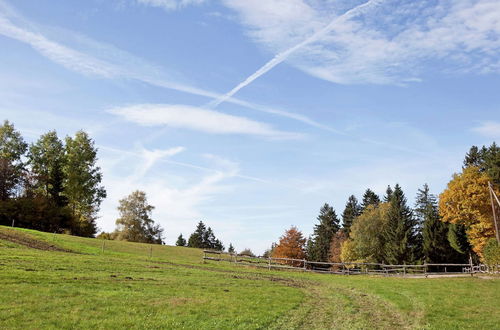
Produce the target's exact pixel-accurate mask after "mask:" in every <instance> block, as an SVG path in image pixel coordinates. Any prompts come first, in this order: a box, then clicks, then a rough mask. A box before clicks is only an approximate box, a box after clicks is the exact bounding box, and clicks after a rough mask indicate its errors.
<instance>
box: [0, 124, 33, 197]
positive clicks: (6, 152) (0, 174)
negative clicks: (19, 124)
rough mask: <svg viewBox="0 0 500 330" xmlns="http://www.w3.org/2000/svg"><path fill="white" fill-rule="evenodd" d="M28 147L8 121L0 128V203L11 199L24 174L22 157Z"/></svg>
mask: <svg viewBox="0 0 500 330" xmlns="http://www.w3.org/2000/svg"><path fill="white" fill-rule="evenodd" d="M27 148H28V145H27V144H26V142H24V139H23V137H22V136H21V134H20V133H19V132H18V131H16V130H15V128H14V125H13V124H11V123H10V122H9V121H8V120H6V121H4V123H3V125H2V126H0V201H6V200H8V199H9V198H11V197H13V196H14V194H15V192H16V191H18V190H19V188H20V186H21V183H22V179H23V176H24V173H25V168H24V165H25V164H24V162H23V160H22V156H23V155H24V154H25V153H26V150H27Z"/></svg>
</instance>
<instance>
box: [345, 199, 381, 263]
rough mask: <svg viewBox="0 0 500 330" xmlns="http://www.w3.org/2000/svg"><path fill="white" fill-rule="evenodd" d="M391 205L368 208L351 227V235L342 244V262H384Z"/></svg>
mask: <svg viewBox="0 0 500 330" xmlns="http://www.w3.org/2000/svg"><path fill="white" fill-rule="evenodd" d="M389 208H390V205H389V203H381V204H379V205H378V206H375V205H370V206H368V207H367V208H366V209H365V211H364V212H363V214H361V215H360V216H359V217H358V218H357V219H356V222H354V224H353V225H352V227H351V235H350V238H349V239H348V240H346V241H345V242H344V243H343V244H342V252H341V259H342V261H360V262H378V263H381V262H384V261H385V254H384V235H383V233H384V231H385V230H386V228H387V222H388V213H389Z"/></svg>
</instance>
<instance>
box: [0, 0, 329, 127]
mask: <svg viewBox="0 0 500 330" xmlns="http://www.w3.org/2000/svg"><path fill="white" fill-rule="evenodd" d="M41 30H42V29H41V28H40V27H39V26H37V25H36V24H34V23H33V22H31V21H28V20H27V19H25V18H24V17H22V16H21V15H20V14H18V13H17V12H16V11H15V10H14V9H13V8H12V7H11V6H9V5H8V4H7V3H6V2H4V1H2V0H0V35H4V36H6V37H8V38H12V39H15V40H18V41H20V42H24V43H26V44H28V45H30V46H31V47H33V49H34V50H36V51H37V52H39V53H40V54H41V55H43V56H45V57H46V58H48V59H49V60H51V61H53V62H55V63H57V64H59V65H62V66H64V67H65V68H67V69H68V70H72V71H75V72H78V73H80V74H83V75H87V76H97V77H100V78H106V79H132V80H138V81H142V82H145V83H147V84H150V85H153V86H157V87H161V88H166V89H171V90H175V91H179V92H183V93H188V94H192V95H197V96H203V97H206V98H209V99H214V100H215V99H219V98H221V97H222V95H221V94H219V93H216V92H213V91H210V90H207V89H203V88H199V87H196V86H192V85H189V84H185V83H182V82H179V81H181V80H182V79H183V78H182V75H181V74H179V73H176V72H173V71H172V70H165V69H163V68H161V67H159V66H155V65H151V64H150V63H148V62H146V61H144V60H142V59H141V58H138V57H136V56H134V55H132V54H129V53H127V52H125V51H123V50H120V49H118V48H116V47H114V46H112V45H109V44H105V43H101V42H98V41H95V40H92V39H90V38H88V37H85V36H82V35H80V34H77V33H74V32H71V31H64V30H61V29H58V30H57V31H58V35H57V38H59V39H64V42H63V41H59V40H58V41H56V40H54V38H51V37H49V36H47V35H45V34H44V33H42V32H41ZM53 30H54V29H52V31H53ZM69 44H71V46H70V45H69ZM226 101H227V102H229V103H232V104H235V105H239V106H242V107H245V108H248V109H252V110H255V111H259V112H264V113H269V114H272V115H276V116H280V117H284V118H288V119H291V120H295V121H298V122H301V123H303V124H306V125H310V126H313V127H316V128H321V129H325V130H330V131H333V132H337V131H336V130H335V129H333V128H330V127H328V126H327V125H324V124H320V123H318V122H316V121H314V120H312V119H310V118H308V117H307V116H305V115H301V114H297V113H293V112H289V111H284V110H280V109H275V108H273V107H269V106H264V105H259V104H254V103H251V102H247V101H244V100H239V99H236V98H229V99H227V100H226Z"/></svg>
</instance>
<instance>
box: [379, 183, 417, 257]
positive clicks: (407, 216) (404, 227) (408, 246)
mask: <svg viewBox="0 0 500 330" xmlns="http://www.w3.org/2000/svg"><path fill="white" fill-rule="evenodd" d="M389 205H390V207H389V211H388V214H387V227H386V229H385V231H384V233H383V236H384V240H385V242H384V252H385V259H386V260H385V261H386V262H387V263H391V264H402V263H403V262H406V263H408V262H412V261H413V255H414V254H413V253H414V249H415V247H416V237H415V232H414V228H415V221H414V219H413V213H412V211H411V209H410V208H409V207H408V206H407V204H406V197H405V195H404V193H403V190H402V189H401V187H400V186H399V184H396V186H395V187H394V192H393V194H392V196H391V200H390V202H389Z"/></svg>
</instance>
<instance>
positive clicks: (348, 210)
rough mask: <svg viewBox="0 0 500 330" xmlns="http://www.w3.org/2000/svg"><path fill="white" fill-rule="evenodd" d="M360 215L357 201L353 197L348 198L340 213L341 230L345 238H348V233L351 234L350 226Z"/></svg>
mask: <svg viewBox="0 0 500 330" xmlns="http://www.w3.org/2000/svg"><path fill="white" fill-rule="evenodd" d="M360 215H361V206H360V205H359V203H358V199H357V198H356V197H355V196H354V195H351V196H349V199H348V200H347V203H346V205H345V209H344V212H342V229H343V231H344V233H345V234H346V235H347V236H349V233H350V232H351V226H352V224H353V222H354V219H356V218H357V217H359V216H360Z"/></svg>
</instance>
